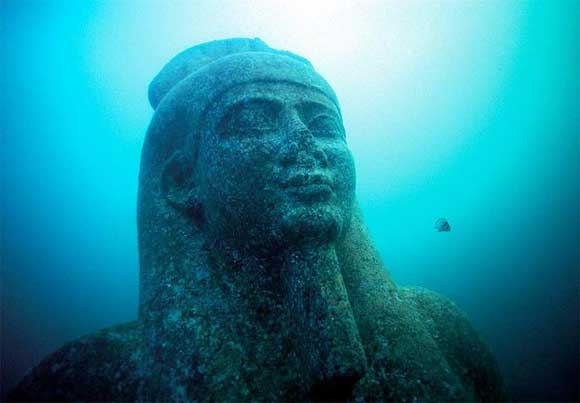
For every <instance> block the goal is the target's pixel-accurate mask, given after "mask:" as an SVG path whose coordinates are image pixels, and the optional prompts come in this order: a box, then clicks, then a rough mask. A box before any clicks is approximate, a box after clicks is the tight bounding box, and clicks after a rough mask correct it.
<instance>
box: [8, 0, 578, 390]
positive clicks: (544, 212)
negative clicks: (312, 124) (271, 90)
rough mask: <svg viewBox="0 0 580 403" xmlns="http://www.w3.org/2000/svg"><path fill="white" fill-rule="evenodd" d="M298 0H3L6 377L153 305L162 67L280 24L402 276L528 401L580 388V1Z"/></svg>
mask: <svg viewBox="0 0 580 403" xmlns="http://www.w3.org/2000/svg"><path fill="white" fill-rule="evenodd" d="M296 4H297V5H292V6H290V5H287V4H286V3H283V2H267V1H262V2H233V1H230V2H195V3H194V4H189V3H185V2H174V3H170V4H169V5H167V4H166V3H164V2H156V1H148V2H138V1H129V0H123V1H118V2H115V1H85V2H65V1H62V2H58V1H2V2H0V18H1V20H0V69H1V70H0V136H1V138H0V154H1V170H0V175H1V177H0V198H1V199H0V202H1V205H0V207H1V218H0V229H1V243H0V253H1V255H0V263H1V277H0V283H1V290H0V291H1V311H0V313H1V328H0V338H1V357H0V365H1V372H0V379H1V385H0V386H1V391H0V392H1V397H2V398H4V397H5V396H6V393H7V391H8V390H9V389H10V388H12V387H13V386H14V385H15V384H16V382H17V381H18V380H19V379H21V377H22V376H23V375H24V373H25V372H26V371H27V370H28V369H30V368H32V367H33V366H34V365H36V364H37V363H38V362H39V361H40V360H41V359H42V358H43V357H45V356H46V355H47V354H48V353H50V352H52V351H54V350H55V349H56V348H58V347H60V346H62V345H63V344H64V343H65V342H68V341H71V340H74V339H76V338H78V337H80V336H82V335H85V334H88V333H90V332H93V331H95V330H98V329H101V328H103V327H107V326H111V325H114V324H118V323H121V322H125V321H129V320H133V319H135V318H136V317H137V307H138V297H139V296H138V276H139V262H138V250H137V227H136V199H137V175H138V170H139V159H140V152H141V147H142V143H143V139H144V135H145V131H146V129H147V125H148V123H149V121H150V119H151V116H152V113H153V112H152V110H151V108H150V106H149V104H148V100H147V85H148V83H149V81H150V80H151V79H152V78H153V77H154V76H155V74H156V73H157V72H158V71H159V69H160V68H161V67H162V66H163V64H164V63H165V62H166V61H168V60H169V59H170V58H171V57H172V56H173V55H175V54H176V53H177V52H179V51H181V50H183V49H185V48H187V47H189V46H192V45H194V44H197V43H201V42H205V41H208V40H212V39H219V38H226V37H235V36H247V37H256V36H259V37H260V38H262V39H263V40H264V41H266V42H267V43H269V44H270V45H271V46H273V47H277V48H283V49H288V50H291V51H293V52H296V53H298V54H301V55H303V56H305V57H306V58H308V59H309V60H310V61H311V62H312V63H313V65H314V66H315V67H316V68H317V69H318V70H319V71H320V72H321V74H322V75H323V76H325V77H326V78H327V79H328V81H329V82H330V84H331V85H332V86H333V87H334V88H335V90H336V92H337V94H338V97H339V99H340V101H341V107H342V110H343V117H344V123H345V128H346V131H347V136H348V142H349V146H350V148H351V150H352V153H353V155H354V158H355V162H356V167H357V197H358V201H359V204H360V206H361V208H362V210H363V213H364V215H365V219H366V223H367V225H368V227H369V230H370V233H371V236H372V238H373V240H374V242H375V244H376V246H377V248H378V249H379V251H380V253H381V256H382V257H383V260H384V262H385V265H386V267H387V268H388V269H389V271H390V273H391V275H392V276H393V278H394V279H395V281H396V282H397V283H399V284H402V285H419V286H423V287H426V288H429V289H431V290H434V291H436V292H438V293H441V294H443V295H446V296H447V297H449V298H450V299H452V300H453V301H455V302H456V303H457V305H458V306H459V307H460V308H461V309H462V310H463V311H465V312H466V314H467V315H468V316H469V317H470V319H471V320H472V322H473V324H474V326H475V327H476V328H477V329H478V330H479V331H480V333H481V335H482V337H483V338H484V339H485V340H486V341H487V343H488V344H489V346H490V348H491V350H492V351H493V352H494V353H495V355H496V357H497V360H498V363H499V365H500V368H501V371H502V374H503V377H504V380H505V383H506V385H507V388H508V391H509V394H510V396H511V398H512V399H513V400H514V401H578V399H579V395H578V394H579V381H578V379H579V365H580V364H579V362H580V361H579V360H580V357H579V344H580V343H579V341H580V336H579V322H580V313H579V291H580V290H579V271H580V267H579V244H580V239H579V227H580V222H579V182H578V177H579V174H580V171H579V162H578V160H579V155H578V137H579V133H580V100H579V95H578V94H580V77H579V74H578V71H579V69H578V66H579V62H580V44H579V38H580V5H579V4H578V2H576V1H540V2H533V3H531V2H499V1H492V2H483V1H482V2H448V3H424V2H410V3H408V2H405V3H402V2H401V3H398V2H380V1H379V2H368V3H360V2H357V3H355V2H353V3H347V2H337V3H332V2H321V3H320V4H318V3H317V5H308V4H307V3H304V4H302V3H299V2H298V3H296ZM441 217H444V218H445V219H446V220H447V221H448V223H449V226H450V230H449V231H438V230H437V228H436V227H435V224H436V221H437V220H438V219H439V218H441Z"/></svg>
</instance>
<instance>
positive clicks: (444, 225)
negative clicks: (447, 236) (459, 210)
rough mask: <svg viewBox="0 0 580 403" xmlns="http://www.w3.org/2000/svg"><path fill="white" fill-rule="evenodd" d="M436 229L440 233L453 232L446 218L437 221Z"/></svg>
mask: <svg viewBox="0 0 580 403" xmlns="http://www.w3.org/2000/svg"><path fill="white" fill-rule="evenodd" d="M435 229H436V230H437V231H438V232H449V231H451V225H449V222H448V221H447V219H446V218H443V217H441V218H438V219H437V221H435Z"/></svg>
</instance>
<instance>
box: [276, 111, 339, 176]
mask: <svg viewBox="0 0 580 403" xmlns="http://www.w3.org/2000/svg"><path fill="white" fill-rule="evenodd" d="M281 162H282V164H283V165H285V166H288V165H293V164H296V165H299V166H302V167H304V168H316V167H320V168H327V167H328V158H327V156H326V153H325V152H324V150H323V149H322V148H321V147H320V145H319V144H318V142H317V140H316V138H315V137H314V136H313V135H312V132H311V131H310V130H309V129H308V127H306V126H305V125H304V123H302V121H300V120H299V119H298V122H296V121H294V122H293V125H291V126H290V130H289V135H288V137H287V139H286V141H285V144H284V145H283V146H282V149H281Z"/></svg>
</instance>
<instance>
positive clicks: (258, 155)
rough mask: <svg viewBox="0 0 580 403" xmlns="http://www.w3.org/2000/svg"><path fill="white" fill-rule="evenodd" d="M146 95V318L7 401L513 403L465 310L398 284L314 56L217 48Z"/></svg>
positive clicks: (77, 352) (73, 350) (165, 74)
mask: <svg viewBox="0 0 580 403" xmlns="http://www.w3.org/2000/svg"><path fill="white" fill-rule="evenodd" d="M149 94H150V101H151V104H152V106H153V107H154V108H155V109H156V111H155V115H154V117H153V120H152V122H151V125H150V127H149V130H148V133H147V138H146V141H145V145H144V147H143V153H142V162H141V173H140V183H139V186H140V187H139V206H138V218H139V249H140V265H141V278H140V283H141V289H140V313H139V319H138V321H137V322H135V323H132V324H129V325H123V326H120V327H116V328H112V329H109V330H104V331H102V332H99V333H97V334H95V335H92V336H88V337H85V338H83V339H80V340H79V341H76V342H73V343H70V344H68V345H67V346H65V347H63V348H62V349H61V350H59V351H57V352H56V353H54V354H53V355H51V356H49V357H48V358H47V359H45V360H44V361H43V362H42V363H41V364H40V365H39V366H38V367H37V368H35V369H34V370H33V371H32V372H31V373H30V374H29V375H27V376H26V377H25V379H24V380H23V381H22V382H21V383H20V385H19V386H18V387H17V389H16V390H15V391H14V392H13V393H12V395H11V396H10V397H11V398H12V399H14V400H43V401H50V400H59V401H74V400H100V401H134V400H139V401H177V400H179V401H208V400H217V401H248V400H256V401H442V400H445V401H477V400H482V401H491V400H494V401H496V400H501V399H502V397H503V395H502V387H501V381H500V377H499V375H498V372H497V368H496V365H495V362H494V360H493V358H492V356H491V355H490V353H489V352H488V350H487V348H486V347H485V345H484V344H483V343H482V341H481V340H480V339H479V337H478V335H477V333H476V332H475V331H474V330H473V328H472V327H471V326H470V324H469V322H468V321H467V319H466V318H465V317H464V315H463V314H462V313H461V312H460V311H459V310H458V309H457V307H455V306H454V305H453V304H452V303H451V302H449V301H448V300H446V299H445V298H444V297H441V296H438V295H436V294H434V293H432V292H429V291H426V290H420V289H414V288H399V287H397V286H396V285H395V284H394V283H393V282H392V281H391V279H390V278H389V276H388V273H387V271H386V270H385V268H384V267H383V264H382V262H381V261H380V258H379V255H378V253H377V251H376V250H375V249H374V247H373V245H372V242H371V240H370V239H369V237H368V235H367V232H366V229H365V227H364V223H363V219H362V216H361V214H360V212H359V211H358V209H357V207H356V202H355V194H354V189H355V171H354V164H353V160H352V156H351V154H350V151H349V149H348V147H347V144H346V137H345V133H344V128H343V125H342V118H341V112H340V108H339V105H338V101H337V99H336V96H335V94H334V92H333V91H332V89H331V87H330V86H329V85H328V84H327V83H326V81H325V80H324V79H323V78H322V77H320V76H319V75H318V74H317V73H316V72H315V71H314V69H313V68H312V66H311V65H310V63H308V62H307V61H306V60H304V59H302V58H300V57H298V56H295V55H292V54H290V53H288V52H281V51H277V50H273V49H270V48H268V47H267V46H266V45H265V44H264V43H263V42H261V41H259V40H249V39H235V40H226V41H217V42H211V43H208V44H203V45H200V46H198V47H194V48H192V49H189V50H187V51H185V52H183V53H181V54H180V55H178V56H177V57H176V58H175V59H174V60H173V61H171V62H170V63H169V64H168V65H167V66H166V67H165V68H164V69H163V70H162V71H161V72H160V74H159V75H158V76H157V77H156V78H155V80H154V81H153V82H152V84H151V86H150V92H149Z"/></svg>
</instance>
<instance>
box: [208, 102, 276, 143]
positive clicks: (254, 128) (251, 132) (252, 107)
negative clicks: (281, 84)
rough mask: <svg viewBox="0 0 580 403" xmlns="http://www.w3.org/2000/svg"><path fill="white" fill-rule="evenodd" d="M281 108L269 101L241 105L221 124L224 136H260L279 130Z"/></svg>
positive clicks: (221, 133) (220, 129)
mask: <svg viewBox="0 0 580 403" xmlns="http://www.w3.org/2000/svg"><path fill="white" fill-rule="evenodd" d="M279 113H280V106H279V105H278V104H276V103H273V102H269V101H267V100H251V101H248V102H243V103H240V104H238V105H236V106H234V108H233V109H232V110H230V112H229V113H228V114H227V115H226V116H225V117H224V119H223V120H222V122H221V123H220V127H219V133H220V135H222V136H233V135H236V134H238V135H243V136H259V135H262V134H265V133H268V132H271V131H274V130H276V129H277V128H278V116H279Z"/></svg>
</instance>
